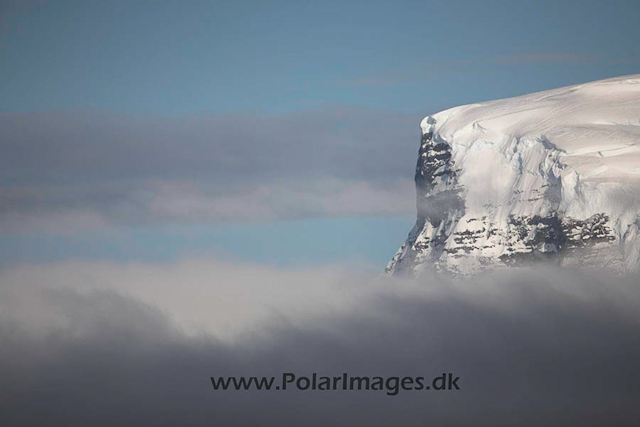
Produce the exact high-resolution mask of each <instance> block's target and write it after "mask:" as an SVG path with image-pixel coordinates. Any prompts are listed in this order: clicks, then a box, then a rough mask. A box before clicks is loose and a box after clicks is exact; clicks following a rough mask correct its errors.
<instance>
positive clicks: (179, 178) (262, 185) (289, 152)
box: [0, 108, 420, 229]
mask: <svg viewBox="0 0 640 427" xmlns="http://www.w3.org/2000/svg"><path fill="white" fill-rule="evenodd" d="M419 118H420V117H419V116H417V115H409V114H400V113H395V112H389V111H379V110H366V109H348V108H334V109H323V110H313V111H312V110H308V111H304V112H297V113H288V114H279V115H267V114H260V113H256V114H249V113H238V114H202V115H198V116H185V117H159V116H132V115H117V114H106V113H59V112H58V113H3V114H0V149H1V150H2V152H3V153H5V155H4V156H2V158H0V182H1V183H2V186H1V188H0V202H1V203H0V206H1V210H0V215H1V216H2V220H3V221H2V222H3V224H4V228H5V229H14V228H16V227H18V228H19V227H20V225H19V224H18V223H19V222H20V221H18V220H16V218H19V219H20V220H21V221H24V222H25V223H28V222H29V221H31V222H33V221H35V220H37V221H40V222H42V223H46V222H51V221H50V220H49V219H50V218H54V219H55V218H60V217H71V218H72V220H71V221H70V222H74V221H75V217H78V216H80V217H82V218H86V217H90V218H92V220H91V221H88V220H87V221H85V222H86V223H87V224H94V223H96V224H100V223H102V224H109V223H127V222H129V223H130V222H136V221H166V220H167V219H184V220H187V221H192V220H193V218H190V217H189V215H188V214H186V215H185V214H184V212H177V211H176V210H175V209H173V210H172V208H170V207H171V206H175V205H189V204H191V205H195V206H191V207H192V208H194V209H193V210H194V211H195V212H196V214H195V216H197V217H198V218H199V219H200V220H203V221H219V220H226V219H229V218H235V219H240V220H243V219H251V218H256V217H264V216H265V215H264V213H265V211H266V212H267V213H268V214H269V215H267V216H268V217H277V218H280V217H282V216H283V215H286V216H290V217H291V216H292V217H300V216H309V215H311V216H327V215H332V214H335V212H332V210H331V209H327V208H326V207H325V206H324V204H325V203H328V202H330V201H331V200H332V198H334V197H341V195H342V197H346V198H350V197H351V196H349V194H351V193H356V192H358V191H356V190H361V189H362V187H366V188H365V191H364V192H363V193H362V195H361V196H360V198H361V199H366V200H361V202H362V203H364V205H363V206H362V208H360V209H358V208H357V207H355V206H353V205H352V206H346V205H345V206H344V207H341V208H340V209H339V212H338V214H341V215H344V214H361V213H362V211H370V212H371V213H373V214H379V213H383V214H384V213H388V211H389V210H392V211H394V213H397V212H398V211H399V210H400V211H402V212H406V211H408V210H410V206H412V201H413V195H412V194H411V190H410V189H409V186H408V185H407V183H408V182H409V181H410V179H411V173H412V170H411V169H412V168H411V164H412V163H413V162H414V158H415V152H416V148H415V147H416V146H417V143H416V141H417V140H418V136H419V129H418V127H417V123H418V122H419ZM257 183H259V184H257ZM399 185H400V186H401V187H402V188H403V189H405V191H406V193H405V194H404V197H405V198H406V202H405V203H402V202H400V203H398V202H399V201H398V200H391V201H389V200H386V197H388V196H389V195H392V194H397V193H398V188H399V187H398V186H399ZM345 194H346V196H345ZM305 197H306V199H309V200H306V199H305ZM287 204H294V205H295V206H288V207H287V208H286V209H278V206H280V205H287ZM385 206H386V208H385ZM390 206H399V207H394V208H393V209H391V208H390ZM185 211H189V210H185ZM238 211H242V212H243V215H238ZM192 216H193V215H192ZM34 217H35V219H34ZM80 222H82V221H80ZM91 226H94V225H91Z"/></svg>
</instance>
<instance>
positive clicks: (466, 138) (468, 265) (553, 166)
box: [387, 75, 640, 275]
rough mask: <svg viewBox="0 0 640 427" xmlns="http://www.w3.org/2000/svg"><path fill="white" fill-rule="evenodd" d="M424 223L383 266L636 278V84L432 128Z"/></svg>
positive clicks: (549, 97) (543, 98) (586, 88)
mask: <svg viewBox="0 0 640 427" xmlns="http://www.w3.org/2000/svg"><path fill="white" fill-rule="evenodd" d="M421 128H422V143H421V145H420V151H419V157H418V164H417V166H416V175H415V181H416V192H417V210H418V216H417V221H416V224H415V226H414V227H413V229H412V230H411V232H410V233H409V237H408V238H407V240H406V242H405V243H404V245H402V247H401V248H400V249H399V250H398V252H397V253H396V255H395V256H394V257H393V259H392V260H391V261H390V262H389V265H388V266H387V271H388V272H390V273H394V274H397V273H409V274H412V275H417V274H419V273H420V272H421V271H423V270H424V269H435V270H438V271H446V272H450V273H454V274H462V275H469V274H474V273H476V272H479V271H482V270H483V269H486V268H489V267H490V268H495V267H499V266H508V265H514V264H515V265H522V264H523V263H525V264H526V263H529V262H537V261H540V260H546V261H551V262H556V263H560V264H562V265H588V266H593V267H606V268H609V269H612V270H614V271H618V272H624V271H629V270H637V269H640V75H633V76H625V77H619V78H614V79H608V80H602V81H597V82H593V83H587V84H582V85H576V86H570V87H566V88H561V89H555V90H549V91H545V92H539V93H534V94H530V95H525V96H520V97H516V98H510V99H504V100H497V101H491V102H483V103H479V104H472V105H465V106H461V107H455V108H451V109H449V110H446V111H442V112H440V113H437V114H435V115H432V116H428V117H426V118H425V119H424V120H423V121H422V123H421Z"/></svg>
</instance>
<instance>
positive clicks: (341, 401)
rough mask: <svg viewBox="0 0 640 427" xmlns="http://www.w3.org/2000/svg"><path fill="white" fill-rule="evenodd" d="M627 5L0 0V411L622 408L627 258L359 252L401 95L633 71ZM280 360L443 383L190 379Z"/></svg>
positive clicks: (633, 320) (405, 180) (398, 220)
mask: <svg viewBox="0 0 640 427" xmlns="http://www.w3.org/2000/svg"><path fill="white" fill-rule="evenodd" d="M639 22H640V3H638V2H637V1H636V0H631V1H621V0H613V1H609V2H602V1H597V2H596V1H590V0H583V1H558V0H555V1H535V2H533V1H516V0H511V1H490V0H486V1H399V0H395V1H380V0H369V1H355V0H353V1H352V0H350V1H345V0H342V1H332V0H327V1H317V2H302V1H279V0H273V1H253V0H243V1H195V0H186V1H185V0H183V1H170V0H166V1H144V0H133V1H132V0H128V1H119V0H110V1H107V2H105V1H91V0H85V1H65V0H58V1H36V0H33V1H30V0H26V1H14V0H0V151H1V152H2V153H3V154H2V156H0V342H1V343H2V345H0V424H3V425H15V426H23V425H24V426H30V425H42V424H46V425H52V426H56V425H61V426H62V425H92V426H100V425H123V426H126V425H132V426H137V425H142V424H149V425H158V426H163V425H167V426H170V425H184V426H191V425H193V426H200V425H209V424H211V423H212V422H213V421H217V422H218V423H220V424H223V425H241V426H242V425H256V424H259V425H265V426H269V425H293V424H295V423H299V422H300V421H299V420H300V419H303V420H305V421H306V422H305V425H309V426H312V425H382V426H384V425H391V424H397V425H406V426H410V425H425V423H426V424H433V425H447V424H451V425H474V426H482V425H488V426H496V425H521V424H522V421H523V420H527V422H528V423H529V424H528V425H545V426H554V425H558V426H564V425H585V426H590V425H594V426H600V425H607V424H615V425H621V426H622V425H629V426H636V425H638V419H640V412H639V411H638V409H637V408H638V406H637V402H638V398H639V393H638V387H637V384H638V379H639V378H640V376H639V374H638V370H637V368H636V366H637V360H638V356H640V348H639V346H638V340H637V337H638V336H639V334H640V327H639V326H638V325H640V320H639V319H638V313H639V312H640V311H639V310H638V307H639V306H640V293H639V292H640V288H638V286H637V283H638V277H637V275H631V276H629V277H612V276H608V275H607V274H606V273H605V272H586V273H585V272H580V271H571V270H569V269H557V268H555V267H553V266H550V267H548V268H546V267H545V268H544V269H537V270H527V269H522V270H517V271H511V270H509V271H502V272H498V273H496V274H495V275H485V276H481V277H477V278H474V279H472V280H468V281H466V280H462V279H460V280H458V279H452V278H444V277H439V276H431V275H426V276H425V277H423V278H421V279H420V282H414V281H411V280H408V279H403V278H389V277H386V276H382V272H383V270H384V267H385V265H386V263H387V262H388V260H389V259H390V258H391V257H392V256H393V254H394V253H395V251H396V250H397V249H398V247H399V246H400V245H401V244H402V242H403V241H404V239H405V238H406V236H407V234H408V232H409V230H410V229H411V227H412V226H413V224H414V222H415V215H416V209H415V189H414V182H413V174H414V170H415V164H416V158H417V154H418V148H419V143H420V128H419V123H420V121H421V119H422V118H423V117H425V116H426V115H428V114H432V113H436V112H438V111H440V110H443V109H446V108H450V107H453V106H456V105H462V104H468V103H475V102H480V101H485V100H491V99H497V98H505V97H511V96H517V95H522V94H526V93H530V92H534V91H541V90H546V89H552V88H557V87H561V86H566V85H572V84H578V83H583V82H588V81H594V80H599V79H604V78H609V77H616V76H621V75H628V74H637V73H640V47H639V46H640V44H639V43H638V40H640V25H638V23H639ZM283 371H293V372H296V373H297V374H307V373H310V372H315V371H317V372H320V373H326V374H327V375H336V374H338V375H339V374H341V373H342V372H345V371H346V372H349V373H351V374H354V375H357V374H360V375H385V376H392V375H400V376H417V375H425V376H430V375H439V374H440V373H442V372H454V373H456V374H457V375H460V376H461V381H462V386H463V391H462V392H461V393H458V394H443V395H423V394H417V393H413V394H410V393H409V392H407V394H401V395H399V396H397V397H393V398H392V397H389V396H387V395H385V394H376V393H368V392H362V393H359V392H354V393H353V394H347V395H345V394H341V393H333V394H326V395H321V394H318V393H315V392H314V393H309V394H305V393H295V392H292V393H283V394H278V393H272V394H268V393H267V394H261V393H257V392H256V393H254V392H247V393H243V392H241V393H235V394H234V393H226V394H215V393H213V392H212V390H211V385H210V382H209V379H210V375H220V376H222V375H259V376H262V375H277V374H279V373H280V372H283ZM256 420H259V422H256ZM536 423H538V424H536Z"/></svg>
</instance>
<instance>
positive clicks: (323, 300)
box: [0, 264, 640, 426]
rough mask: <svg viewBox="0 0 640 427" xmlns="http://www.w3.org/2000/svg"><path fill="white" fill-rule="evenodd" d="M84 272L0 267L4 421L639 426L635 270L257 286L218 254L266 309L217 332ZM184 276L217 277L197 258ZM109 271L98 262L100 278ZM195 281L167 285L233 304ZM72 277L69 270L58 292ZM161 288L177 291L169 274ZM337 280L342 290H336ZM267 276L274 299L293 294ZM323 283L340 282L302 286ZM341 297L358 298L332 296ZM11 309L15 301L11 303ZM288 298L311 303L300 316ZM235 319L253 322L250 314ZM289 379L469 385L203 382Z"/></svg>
mask: <svg viewBox="0 0 640 427" xmlns="http://www.w3.org/2000/svg"><path fill="white" fill-rule="evenodd" d="M79 266H80V264H78V265H76V266H75V267H76V268H72V267H73V265H70V264H66V265H65V266H64V268H63V267H62V266H50V267H46V268H45V270H42V271H41V272H40V274H43V275H46V276H47V277H49V278H50V279H51V280H50V281H49V283H48V284H43V283H41V282H39V281H38V279H37V278H38V277H39V276H38V275H33V274H31V275H30V274H28V273H27V269H26V268H25V269H24V270H23V271H13V272H5V273H4V274H3V277H2V280H1V282H2V291H3V301H4V303H3V313H4V314H3V321H2V323H0V325H1V327H0V331H1V334H2V342H3V345H2V349H1V350H0V358H1V363H0V367H1V368H0V372H1V374H0V375H1V377H0V382H1V383H2V387H1V388H0V390H1V391H0V395H1V396H0V397H1V399H0V402H2V403H0V405H2V410H1V411H0V422H2V424H3V425H16V426H19V425H40V424H46V425H78V424H86V425H96V426H100V425H238V426H244V425H267V426H270V425H299V424H304V425H309V426H316V425H318V426H321V425H345V426H352V425H381V426H383V425H385V426H386V425H455V426H467V425H468V426H512V425H530V426H537V425H544V426H565V425H582V426H601V425H621V426H625V425H629V426H632V425H637V423H638V421H640V409H638V406H637V401H638V399H639V398H640V387H638V382H639V380H640V370H639V369H638V364H637V360H638V357H639V356H640V341H639V340H638V336H640V323H639V320H640V319H639V318H638V314H637V313H638V307H639V303H640V294H639V291H638V287H637V283H638V280H637V279H638V278H637V277H628V278H622V277H608V276H599V275H597V274H594V273H581V272H570V271H562V270H556V269H553V268H549V269H548V270H547V271H545V272H542V271H532V270H514V271H507V272H503V273H501V274H494V275H491V276H485V277H481V278H478V279H476V280H474V281H473V282H472V283H471V282H464V281H453V280H444V279H436V278H428V279H424V282H421V283H416V284H412V283H406V282H393V283H389V282H385V281H384V280H382V281H380V280H376V279H371V278H366V276H362V275H354V274H352V273H341V274H339V275H338V274H333V275H327V271H324V270H321V271H315V272H314V271H311V270H309V271H305V272H300V271H298V272H290V271H289V272H287V271H270V272H269V271H267V270H262V271H257V270H255V267H251V266H245V267H246V268H247V270H248V271H249V273H244V274H247V275H251V274H257V275H260V276H261V277H262V279H263V280H256V281H253V282H251V283H247V282H246V280H247V279H248V278H249V276H243V275H242V274H241V273H239V272H238V271H239V270H238V271H235V270H234V269H236V268H237V269H239V266H236V267H229V266H227V267H223V266H222V265H216V269H217V270H218V271H220V273H221V274H222V275H223V277H225V278H226V280H229V282H230V283H229V284H228V286H229V287H230V288H231V287H233V286H235V285H240V286H241V288H242V289H240V290H238V294H239V295H245V297H244V298H246V299H243V298H240V300H243V301H244V302H245V304H244V306H245V307H244V309H245V310H246V311H251V310H252V309H253V308H255V307H254V306H255V305H256V304H264V305H269V304H271V305H272V309H273V310H272V311H271V314H270V315H268V316H267V317H265V318H263V320H261V321H259V322H258V324H259V326H257V324H253V326H251V327H250V328H249V330H248V332H247V331H245V332H244V333H234V334H233V339H222V340H221V339H218V338H216V335H215V334H214V335H212V334H211V333H210V332H206V331H207V330H210V329H209V328H208V327H205V330H204V331H201V332H200V333H188V332H185V331H184V330H183V328H182V327H181V326H180V322H177V321H176V320H177V319H178V317H179V315H178V314H177V313H178V312H177V311H175V310H172V309H171V305H172V304H173V303H172V302H171V301H172V299H171V298H167V299H165V300H164V302H160V303H158V302H157V301H156V302H153V301H152V300H151V299H150V298H149V296H150V295H156V294H155V292H148V293H146V294H144V293H138V294H136V296H131V295H127V294H126V293H124V292H122V291H120V290H117V289H115V290H114V289H112V290H109V289H107V288H106V287H105V288H101V287H100V286H97V287H96V286H94V287H91V286H88V285H86V284H85V285H84V286H80V285H79V283H81V282H82V280H79V278H84V279H86V274H87V273H86V272H85V273H82V274H79V273H78V272H79V271H80V270H81V269H79ZM93 267H96V266H95V265H93ZM153 268H163V269H167V268H169V267H166V266H164V267H149V266H142V265H140V266H137V267H131V266H129V267H127V266H120V267H119V268H118V267H117V266H114V265H111V266H110V271H111V275H110V278H111V279H110V280H114V281H115V280H123V281H125V282H126V281H130V280H132V278H134V277H139V278H140V280H141V281H144V280H145V279H147V280H148V279H150V278H153V277H156V276H155V274H157V271H156V273H153ZM145 269H146V270H145ZM225 269H226V270H229V269H231V270H234V271H235V272H231V273H230V272H228V271H227V272H225ZM63 271H66V273H67V274H66V276H64V275H63V274H62V273H61V272H63ZM87 271H89V269H87ZM142 271H147V274H146V275H145V274H141V272H142ZM165 271H166V270H165ZM179 271H182V272H183V273H184V272H186V271H191V272H192V273H191V274H192V276H193V275H203V276H208V275H207V274H206V273H208V272H207V271H206V270H203V269H202V268H200V269H198V268H195V266H194V265H189V269H186V270H179ZM251 271H253V273H251ZM45 273H46V274H45ZM174 273H175V274H177V272H174ZM101 274H102V273H101V270H100V269H98V270H97V272H96V273H94V277H96V278H97V279H96V280H97V281H98V282H99V281H100V277H101ZM238 274H240V275H238ZM192 276H188V275H187V276H185V277H184V280H183V282H182V283H181V284H179V283H174V286H173V287H172V288H171V290H170V291H169V294H170V295H174V296H176V297H177V299H178V300H180V299H181V298H186V299H187V300H190V301H192V302H193V303H196V302H197V301H198V300H202V299H205V300H207V299H208V301H209V302H210V310H211V311H216V310H218V309H223V306H224V305H225V304H226V303H227V302H228V301H226V300H225V292H224V290H220V289H219V288H215V287H213V286H212V287H210V289H209V290H208V291H206V290H203V289H201V288H197V289H200V292H196V288H194V285H193V284H192V283H193V281H194V280H193V277H192ZM63 277H67V278H69V279H68V282H67V285H66V286H65V284H64V283H63V280H62V278H63ZM208 277H210V276H208ZM234 277H235V279H234ZM294 278H296V279H298V280H301V279H304V278H306V282H305V281H303V280H301V281H300V282H299V283H298V287H300V288H302V289H303V290H301V291H297V292H298V294H297V297H295V298H290V299H289V302H288V303H287V304H282V303H281V301H280V302H278V300H277V298H276V299H273V300H271V302H268V301H267V300H266V299H263V298H256V299H255V300H252V299H251V297H250V295H251V291H252V290H253V291H257V292H268V289H272V288H270V286H271V285H269V284H270V283H281V282H289V284H288V285H287V284H285V285H284V286H291V288H290V289H294V287H293V285H294V280H293V279H294ZM76 282H77V283H76ZM94 282H95V281H94ZM150 282H154V281H153V280H150ZM190 283H191V284H190ZM156 285H157V287H160V288H161V287H163V286H164V287H167V286H169V281H166V282H165V283H164V284H163V283H162V281H159V283H156ZM127 286H128V285H127ZM280 286H283V285H282V283H281V284H280ZM340 286H342V288H343V289H344V291H343V292H340V291H336V289H340ZM264 287H266V288H267V290H262V288H264ZM275 287H276V288H275V289H273V292H274V293H275V294H276V295H280V296H282V298H284V299H287V298H289V297H287V293H286V292H283V289H282V288H280V289H278V288H277V285H275ZM307 287H313V288H315V290H312V291H309V290H305V289H306V288H307ZM123 288H126V286H124V285H123ZM318 288H325V289H329V288H330V289H331V291H330V292H326V294H324V295H318V294H316V295H314V296H312V295H311V294H309V293H307V292H318ZM29 289H30V290H29ZM24 292H28V293H29V295H30V297H29V298H24V299H23V301H28V304H34V301H36V300H38V301H40V302H39V303H38V304H39V306H38V309H35V308H36V307H35V306H22V307H21V309H19V308H20V307H18V306H19V304H18V301H20V295H22V293H24ZM294 293H295V291H294ZM34 295H37V298H35V297H34ZM145 295H146V296H145ZM305 296H306V298H305ZM216 297H219V298H216ZM309 299H311V301H309ZM334 299H335V300H340V299H342V300H347V301H350V303H349V304H334ZM6 301H12V303H11V304H9V303H7V302H6ZM8 305H12V306H13V307H14V308H15V310H13V311H11V310H9V311H7V306H8ZM240 306H242V304H240ZM296 306H298V307H314V306H316V307H317V308H318V309H316V310H303V311H304V312H296V311H295V310H293V309H294V308H295V307H296ZM331 307H334V308H333V309H332V308H331ZM186 311H187V310H185V312H186ZM44 319H47V320H44ZM234 319H237V320H238V321H239V322H242V321H243V320H242V319H244V313H243V312H242V309H240V310H238V311H237V316H236V317H234ZM205 326H206V325H205ZM282 372H294V373H297V374H299V375H305V374H310V373H312V372H319V373H326V374H327V375H339V374H341V373H342V372H349V373H350V374H352V375H372V376H373V375H399V376H404V375H407V376H417V375H425V376H431V375H439V374H440V373H441V372H454V373H455V374H456V375H459V376H460V378H461V379H460V386H461V390H460V391H459V392H435V391H430V392H417V391H413V392H410V391H404V392H403V391H401V392H400V393H399V394H398V395H397V396H387V395H386V394H385V393H383V392H372V391H369V392H364V391H363V392H357V391H345V392H337V391H331V392H321V391H308V392H302V391H281V392H249V391H242V392H231V391H227V392H216V391H213V390H212V388H211V385H210V382H209V377H210V376H211V375H259V376H262V375H276V376H279V375H280V373H282Z"/></svg>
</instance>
